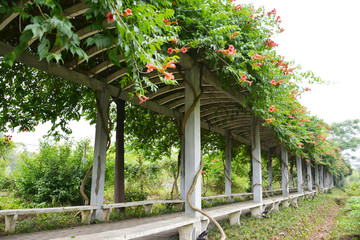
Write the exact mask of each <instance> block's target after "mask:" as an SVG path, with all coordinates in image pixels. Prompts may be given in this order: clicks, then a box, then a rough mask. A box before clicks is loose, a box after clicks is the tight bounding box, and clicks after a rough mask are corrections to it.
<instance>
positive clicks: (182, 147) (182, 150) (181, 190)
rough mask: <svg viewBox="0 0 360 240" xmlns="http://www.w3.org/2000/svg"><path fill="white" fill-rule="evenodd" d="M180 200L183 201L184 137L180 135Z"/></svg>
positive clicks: (184, 195)
mask: <svg viewBox="0 0 360 240" xmlns="http://www.w3.org/2000/svg"><path fill="white" fill-rule="evenodd" d="M180 158H181V159H180V199H181V200H185V198H186V192H185V136H184V135H183V134H182V135H181V150H180Z"/></svg>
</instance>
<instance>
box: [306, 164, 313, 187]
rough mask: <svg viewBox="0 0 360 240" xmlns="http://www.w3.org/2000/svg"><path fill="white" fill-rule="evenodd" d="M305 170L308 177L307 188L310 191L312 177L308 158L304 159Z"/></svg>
mask: <svg viewBox="0 0 360 240" xmlns="http://www.w3.org/2000/svg"><path fill="white" fill-rule="evenodd" d="M306 162H307V163H306V166H307V171H306V173H307V174H306V178H307V179H308V190H310V191H312V188H313V184H312V177H311V163H310V160H309V161H306Z"/></svg>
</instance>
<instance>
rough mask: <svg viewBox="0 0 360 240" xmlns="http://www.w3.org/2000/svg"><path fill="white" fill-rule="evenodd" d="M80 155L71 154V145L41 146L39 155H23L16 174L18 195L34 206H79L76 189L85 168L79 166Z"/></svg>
mask: <svg viewBox="0 0 360 240" xmlns="http://www.w3.org/2000/svg"><path fill="white" fill-rule="evenodd" d="M81 151H82V147H78V148H77V149H76V150H75V151H74V150H72V149H71V143H65V144H63V145H55V144H51V143H48V142H42V143H40V153H39V154H37V155H35V156H33V157H29V156H27V155H26V154H23V155H22V156H21V161H19V163H18V165H17V169H16V172H15V183H16V191H17V193H18V194H20V195H21V196H22V197H24V198H27V199H29V200H31V201H33V202H35V203H51V204H52V205H58V204H59V203H61V204H81V203H82V197H81V195H80V191H79V189H80V184H81V181H82V179H83V177H84V176H85V173H86V170H87V168H88V167H83V166H82V161H81V156H82V154H81ZM79 152H80V153H79ZM87 183H88V184H89V183H90V181H88V182H87Z"/></svg>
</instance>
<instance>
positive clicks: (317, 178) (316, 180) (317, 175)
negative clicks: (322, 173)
mask: <svg viewBox="0 0 360 240" xmlns="http://www.w3.org/2000/svg"><path fill="white" fill-rule="evenodd" d="M315 187H316V191H319V165H318V164H317V163H315Z"/></svg>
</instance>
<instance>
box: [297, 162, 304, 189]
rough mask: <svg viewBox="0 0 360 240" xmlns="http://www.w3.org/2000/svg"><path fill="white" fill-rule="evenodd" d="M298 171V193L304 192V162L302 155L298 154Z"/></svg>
mask: <svg viewBox="0 0 360 240" xmlns="http://www.w3.org/2000/svg"><path fill="white" fill-rule="evenodd" d="M296 171H297V190H298V193H300V194H303V193H304V191H303V184H304V183H303V174H302V164H301V157H300V156H296Z"/></svg>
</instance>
